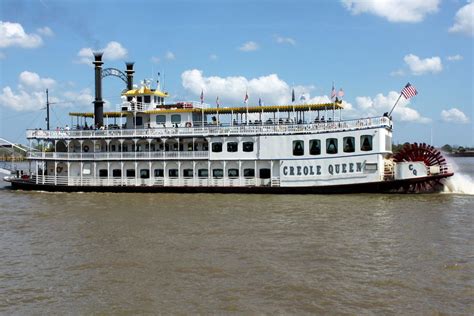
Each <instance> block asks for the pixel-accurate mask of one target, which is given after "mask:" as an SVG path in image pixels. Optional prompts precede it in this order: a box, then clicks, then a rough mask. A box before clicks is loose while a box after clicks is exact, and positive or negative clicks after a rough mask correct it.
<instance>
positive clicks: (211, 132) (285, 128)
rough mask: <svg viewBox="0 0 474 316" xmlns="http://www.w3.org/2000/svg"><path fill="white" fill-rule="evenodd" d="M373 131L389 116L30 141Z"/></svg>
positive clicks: (54, 134) (37, 133)
mask: <svg viewBox="0 0 474 316" xmlns="http://www.w3.org/2000/svg"><path fill="white" fill-rule="evenodd" d="M371 128H388V129H391V128H392V121H391V120H390V119H389V118H388V117H386V116H380V117H371V118H363V119H355V120H341V121H326V122H313V123H303V124H280V123H278V122H275V123H274V124H266V123H265V122H262V123H259V124H245V125H244V124H240V125H233V124H227V125H226V124H221V125H207V126H204V127H203V126H195V127H156V128H145V129H104V130H101V129H98V130H49V131H47V130H27V132H26V136H27V138H28V139H52V140H54V139H56V140H58V139H110V138H116V139H120V138H167V137H177V136H180V137H208V136H250V135H253V136H259V135H291V134H318V133H334V132H341V131H351V130H363V129H371Z"/></svg>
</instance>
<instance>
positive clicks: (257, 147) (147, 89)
mask: <svg viewBox="0 0 474 316" xmlns="http://www.w3.org/2000/svg"><path fill="white" fill-rule="evenodd" d="M93 64H94V66H95V101H94V102H93V103H94V113H77V112H74V113H70V115H71V117H73V118H74V119H76V121H77V124H76V125H75V126H74V127H72V126H71V128H63V129H56V130H52V129H46V130H41V129H33V130H28V131H27V139H28V140H29V142H30V148H39V149H40V150H33V149H31V150H30V151H29V152H28V154H27V158H28V161H29V166H30V167H29V170H28V171H27V172H25V173H24V174H23V175H22V176H18V177H13V178H9V179H8V181H9V182H11V185H12V187H13V188H14V189H23V190H45V191H68V192H76V191H110V192H222V193H227V192H232V193H239V192H240V193H355V192H420V191H423V192H426V191H434V190H439V189H440V188H441V187H442V181H441V180H442V179H444V178H447V177H450V176H452V175H453V172H452V170H451V168H450V166H449V165H448V164H447V162H446V160H445V159H444V158H443V156H442V155H441V154H440V152H439V151H437V150H436V149H435V148H434V147H432V146H430V145H426V144H417V143H415V144H409V145H406V146H405V147H404V148H403V150H402V151H400V152H398V153H396V154H393V153H392V131H393V121H392V119H391V117H389V115H386V114H385V115H382V116H379V117H370V118H360V119H350V120H344V119H342V110H343V104H342V102H340V101H337V100H336V101H335V102H331V103H325V104H290V105H276V106H263V105H262V106H243V107H219V106H217V107H212V108H211V107H208V106H205V105H204V104H203V102H202V98H201V102H174V103H172V104H168V103H167V102H166V101H165V100H166V98H167V97H168V93H166V92H164V91H161V89H160V87H159V85H158V86H157V87H156V88H152V87H151V84H150V83H149V82H146V81H144V82H143V83H142V85H141V86H134V84H133V76H134V69H133V65H134V64H133V63H126V70H125V72H122V71H121V70H118V69H115V68H106V69H103V67H102V65H103V62H102V54H101V53H95V54H94V62H93ZM107 76H116V77H119V78H121V79H122V80H123V81H124V82H125V83H126V89H124V91H122V104H121V109H120V111H116V112H104V111H103V105H104V102H103V100H102V79H103V78H104V77H107ZM104 117H105V122H104ZM87 118H91V119H93V120H94V123H93V124H92V123H91V124H90V125H91V126H89V127H88V126H87Z"/></svg>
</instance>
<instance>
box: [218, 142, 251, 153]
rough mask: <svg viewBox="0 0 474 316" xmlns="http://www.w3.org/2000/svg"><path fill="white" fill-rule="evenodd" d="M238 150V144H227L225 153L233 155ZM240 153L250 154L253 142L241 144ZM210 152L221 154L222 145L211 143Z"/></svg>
mask: <svg viewBox="0 0 474 316" xmlns="http://www.w3.org/2000/svg"><path fill="white" fill-rule="evenodd" d="M238 150H239V143H238V142H227V152H229V153H233V152H237V151H238ZM242 151H244V152H252V151H253V142H243V143H242ZM212 152H214V153H220V152H222V143H220V142H215V143H212Z"/></svg>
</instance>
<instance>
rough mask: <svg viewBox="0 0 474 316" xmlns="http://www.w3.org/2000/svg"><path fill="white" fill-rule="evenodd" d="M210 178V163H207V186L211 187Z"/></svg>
mask: <svg viewBox="0 0 474 316" xmlns="http://www.w3.org/2000/svg"><path fill="white" fill-rule="evenodd" d="M211 176H212V170H211V161H210V160H208V161H207V186H208V187H210V186H211V179H212V178H211Z"/></svg>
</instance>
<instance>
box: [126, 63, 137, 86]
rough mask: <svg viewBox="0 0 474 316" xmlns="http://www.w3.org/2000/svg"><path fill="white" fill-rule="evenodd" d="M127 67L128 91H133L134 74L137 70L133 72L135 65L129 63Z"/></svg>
mask: <svg viewBox="0 0 474 316" xmlns="http://www.w3.org/2000/svg"><path fill="white" fill-rule="evenodd" d="M125 65H126V66H127V70H126V71H125V72H126V73H127V90H132V89H133V74H134V73H135V70H133V63H132V62H128V63H125Z"/></svg>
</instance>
